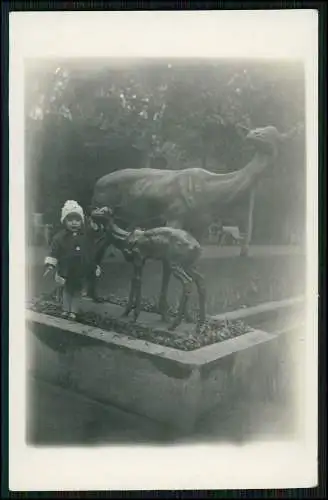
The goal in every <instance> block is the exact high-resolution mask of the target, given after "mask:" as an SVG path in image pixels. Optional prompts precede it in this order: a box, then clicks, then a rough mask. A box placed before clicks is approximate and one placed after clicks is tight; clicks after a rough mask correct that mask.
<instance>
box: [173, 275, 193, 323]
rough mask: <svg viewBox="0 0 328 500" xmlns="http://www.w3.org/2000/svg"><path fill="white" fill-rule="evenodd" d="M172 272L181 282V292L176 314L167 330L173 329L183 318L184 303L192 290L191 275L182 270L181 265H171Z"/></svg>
mask: <svg viewBox="0 0 328 500" xmlns="http://www.w3.org/2000/svg"><path fill="white" fill-rule="evenodd" d="M172 273H173V275H174V276H175V277H176V278H177V279H178V280H179V281H180V282H181V284H182V294H181V299H180V303H179V307H178V314H177V316H176V318H175V319H174V321H173V323H172V324H171V326H170V327H169V330H175V329H176V328H177V326H179V325H180V323H181V321H182V318H183V314H184V312H185V309H186V304H187V302H188V299H189V297H190V294H191V291H192V277H191V276H190V275H189V274H188V273H187V272H186V271H184V269H182V267H180V266H174V267H172Z"/></svg>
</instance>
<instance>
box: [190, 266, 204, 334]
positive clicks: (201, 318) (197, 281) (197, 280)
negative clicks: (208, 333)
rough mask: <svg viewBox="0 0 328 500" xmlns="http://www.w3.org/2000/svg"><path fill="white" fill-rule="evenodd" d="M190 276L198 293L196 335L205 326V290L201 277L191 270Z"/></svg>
mask: <svg viewBox="0 0 328 500" xmlns="http://www.w3.org/2000/svg"><path fill="white" fill-rule="evenodd" d="M189 272H190V275H191V276H192V278H193V280H194V281H195V284H196V287H197V292H198V303H199V318H198V322H197V330H196V331H197V333H200V332H201V329H202V326H203V325H204V324H205V320H206V288H205V281H204V278H203V276H202V275H201V274H200V273H199V272H198V271H197V270H196V269H191V270H190V271H189Z"/></svg>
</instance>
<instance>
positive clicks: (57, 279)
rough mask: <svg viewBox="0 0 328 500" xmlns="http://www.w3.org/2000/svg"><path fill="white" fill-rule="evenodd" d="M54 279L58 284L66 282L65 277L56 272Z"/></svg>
mask: <svg viewBox="0 0 328 500" xmlns="http://www.w3.org/2000/svg"><path fill="white" fill-rule="evenodd" d="M55 281H56V283H57V284H58V285H60V286H64V285H65V283H66V280H65V278H63V277H62V276H59V274H57V273H56V276H55Z"/></svg>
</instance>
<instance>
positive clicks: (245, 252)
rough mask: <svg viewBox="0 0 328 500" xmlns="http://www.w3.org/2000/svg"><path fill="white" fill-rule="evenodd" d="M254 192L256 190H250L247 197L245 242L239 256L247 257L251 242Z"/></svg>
mask: <svg viewBox="0 0 328 500" xmlns="http://www.w3.org/2000/svg"><path fill="white" fill-rule="evenodd" d="M255 192H256V189H255V188H253V189H252V190H251V193H250V197H249V208H248V220H247V232H246V236H245V240H244V241H243V243H242V246H241V250H240V255H241V256H247V255H248V250H249V245H250V243H251V240H252V233H253V214H254V203H255Z"/></svg>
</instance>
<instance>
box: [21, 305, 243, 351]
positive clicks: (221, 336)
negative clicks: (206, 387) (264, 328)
mask: <svg viewBox="0 0 328 500" xmlns="http://www.w3.org/2000/svg"><path fill="white" fill-rule="evenodd" d="M106 300H107V301H109V302H111V303H113V304H116V305H120V306H124V305H125V303H126V299H124V298H117V297H107V299H106ZM27 307H28V309H31V310H33V311H36V312H39V313H43V314H48V315H50V316H55V317H60V315H61V306H60V304H59V303H58V302H56V301H55V300H53V299H52V298H50V299H49V298H48V297H44V296H41V297H38V298H36V299H34V300H33V301H31V302H30V303H29V304H28V305H27ZM142 309H143V310H144V311H146V312H157V311H156V306H155V305H154V304H152V303H150V302H148V301H144V303H143V307H142ZM170 313H171V316H174V315H175V314H176V311H173V310H171V311H170ZM77 321H78V322H79V323H81V324H84V325H88V326H94V327H97V328H101V329H102V330H106V331H113V330H114V331H115V332H116V333H119V334H124V335H128V336H130V337H133V338H137V339H142V340H146V341H149V342H153V343H155V344H159V345H165V346H168V347H173V348H175V349H180V350H183V351H192V350H194V349H199V348H200V347H204V346H206V345H211V344H215V343H218V342H222V341H224V340H228V339H231V338H235V337H238V336H240V335H243V334H245V333H247V332H249V331H251V327H250V326H248V325H246V324H245V323H243V322H242V321H222V320H214V319H208V320H207V321H206V325H205V328H204V329H203V331H202V332H201V333H196V332H195V331H194V330H195V328H194V326H191V328H190V330H191V331H190V333H189V332H188V333H184V332H183V333H182V332H179V333H177V334H176V335H175V334H174V332H168V331H166V330H163V329H158V328H151V327H148V326H145V325H143V324H140V323H138V322H136V323H133V322H130V321H127V320H124V319H118V318H113V317H108V316H105V315H102V314H99V313H95V312H81V313H80V314H79V315H78V317H77Z"/></svg>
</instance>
